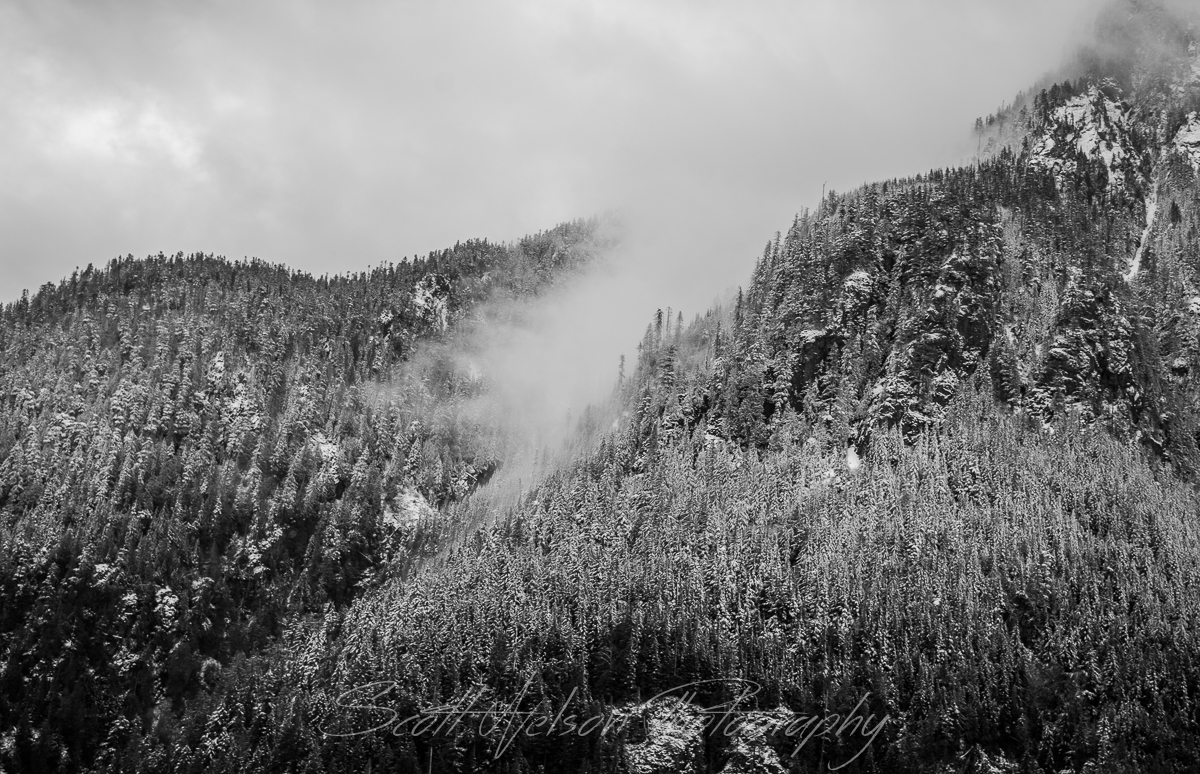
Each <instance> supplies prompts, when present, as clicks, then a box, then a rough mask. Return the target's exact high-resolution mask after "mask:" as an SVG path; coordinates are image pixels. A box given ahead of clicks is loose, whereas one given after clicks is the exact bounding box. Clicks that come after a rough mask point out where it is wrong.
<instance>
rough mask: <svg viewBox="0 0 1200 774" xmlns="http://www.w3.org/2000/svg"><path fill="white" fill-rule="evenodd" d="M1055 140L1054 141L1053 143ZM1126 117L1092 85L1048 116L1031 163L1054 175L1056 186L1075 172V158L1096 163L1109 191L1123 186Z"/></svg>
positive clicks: (1127, 153)
mask: <svg viewBox="0 0 1200 774" xmlns="http://www.w3.org/2000/svg"><path fill="white" fill-rule="evenodd" d="M1056 138H1057V139H1056ZM1129 147H1130V142H1129V116H1128V114H1127V112H1126V110H1125V107H1124V106H1123V105H1122V104H1121V103H1120V102H1116V101H1114V100H1112V99H1110V98H1109V97H1108V96H1107V95H1106V94H1105V93H1104V92H1103V91H1102V90H1101V89H1100V88H1099V87H1098V86H1097V85H1095V84H1092V85H1091V86H1089V87H1088V90H1087V92H1086V93H1084V94H1080V95H1078V96H1076V97H1072V98H1071V99H1069V100H1067V102H1066V103H1065V104H1063V105H1061V106H1059V107H1057V108H1055V109H1054V110H1052V111H1051V112H1050V118H1049V123H1048V125H1047V128H1046V131H1045V133H1044V135H1043V136H1042V139H1041V140H1040V141H1039V142H1038V143H1037V144H1036V145H1035V146H1034V149H1033V156H1032V159H1031V163H1032V164H1034V165H1036V166H1040V167H1043V168H1045V169H1048V170H1050V171H1051V172H1053V173H1054V175H1055V178H1056V179H1057V180H1058V183H1059V185H1061V184H1062V181H1063V177H1064V176H1065V175H1070V174H1073V173H1074V172H1076V171H1077V163H1076V161H1075V156H1076V154H1083V156H1084V157H1086V158H1088V159H1099V160H1100V161H1102V162H1103V163H1104V166H1105V169H1106V170H1107V171H1108V187H1109V189H1110V190H1114V189H1121V188H1124V186H1125V167H1126V165H1127V164H1128V161H1129V159H1130V157H1131V156H1132V155H1133V154H1132V153H1131V152H1130V151H1129Z"/></svg>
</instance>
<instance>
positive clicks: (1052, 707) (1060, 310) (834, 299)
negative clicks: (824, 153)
mask: <svg viewBox="0 0 1200 774" xmlns="http://www.w3.org/2000/svg"><path fill="white" fill-rule="evenodd" d="M1100 33H1101V35H1100V39H1099V43H1098V44H1097V45H1096V46H1095V47H1093V48H1092V49H1090V50H1089V51H1088V52H1086V53H1085V54H1084V55H1082V56H1081V57H1079V58H1078V59H1077V60H1076V61H1075V62H1074V63H1073V64H1072V66H1071V68H1070V71H1069V72H1068V73H1067V74H1066V75H1064V76H1063V78H1062V79H1060V80H1056V81H1054V82H1053V83H1049V84H1047V85H1046V87H1045V88H1039V89H1036V90H1034V91H1032V92H1029V93H1026V94H1024V95H1021V96H1019V97H1018V98H1017V99H1016V100H1015V101H1014V102H1013V103H1012V104H1010V105H1008V106H1006V107H1004V108H1002V109H1001V110H1000V111H999V112H998V113H997V114H994V115H992V116H990V117H988V118H987V119H981V120H980V121H979V122H978V123H977V124H976V131H977V132H979V139H980V142H979V148H980V153H979V156H978V157H977V158H976V159H975V160H973V161H972V163H970V164H969V165H966V166H962V167H959V168H953V169H944V170H934V171H931V172H930V173H928V174H924V175H920V176H916V177H911V178H905V179H896V180H890V181H886V182H880V183H877V184H873V185H867V186H864V187H862V188H860V189H858V190H856V191H852V192H850V193H836V192H831V193H829V194H828V195H827V196H826V197H825V198H824V199H823V200H822V201H821V202H820V203H819V205H818V206H817V207H816V209H815V210H812V211H806V212H803V213H801V214H799V215H798V216H797V217H796V218H795V219H794V221H793V222H792V223H791V225H790V226H789V227H788V228H787V229H786V231H783V232H781V233H778V234H776V235H775V237H774V238H773V239H771V240H770V241H769V242H768V243H767V245H766V246H765V249H764V251H763V254H762V257H761V259H760V260H759V261H758V263H757V265H756V267H755V269H754V272H753V275H752V276H751V278H750V281H749V284H748V285H747V287H746V288H745V289H744V290H742V291H739V292H738V294H737V297H736V299H731V301H730V303H729V304H727V305H724V306H719V307H714V308H713V309H710V310H708V311H707V312H706V313H704V314H702V315H697V316H696V317H694V318H693V320H691V321H690V322H688V321H685V320H684V319H683V317H682V315H679V316H676V315H674V314H673V313H672V312H671V311H670V310H668V311H667V312H666V313H665V314H664V313H662V312H659V313H658V314H656V315H655V316H654V318H653V319H652V320H651V321H650V324H649V325H648V327H647V329H646V333H645V335H644V337H643V339H642V341H641V342H640V344H639V345H638V350H637V358H636V361H635V362H631V363H630V364H629V367H628V369H627V370H626V369H623V370H622V372H621V373H620V375H619V376H617V375H616V374H614V376H615V377H616V383H615V385H614V389H613V394H612V398H611V400H610V401H609V403H608V404H606V405H603V406H595V407H592V408H590V409H589V410H588V411H586V412H583V414H582V415H581V416H579V417H577V422H576V425H577V427H576V430H577V435H576V436H575V437H574V441H573V445H572V446H571V448H570V452H571V453H570V454H569V455H564V456H556V455H554V454H552V453H551V452H550V451H543V450H535V451H534V454H536V455H540V458H541V459H543V460H550V462H548V463H547V464H545V465H543V466H542V467H541V468H539V469H538V471H537V472H536V475H533V474H527V473H525V471H526V470H528V469H522V471H523V472H522V475H528V478H527V479H522V480H520V481H517V482H516V483H514V481H513V479H512V478H511V477H506V472H507V471H512V470H513V469H514V468H515V467H516V465H515V462H514V461H515V460H516V459H517V458H518V457H519V456H520V455H523V454H526V455H527V454H528V453H529V450H528V449H527V448H526V447H524V446H522V444H523V443H524V439H522V438H521V437H520V435H519V433H517V432H516V431H515V429H514V422H512V421H511V418H509V417H505V416H502V414H503V412H491V413H489V412H488V411H479V410H476V407H477V406H478V405H480V404H479V403H478V401H479V399H480V398H481V396H486V395H487V394H488V391H489V389H490V385H489V377H488V375H487V374H486V373H477V372H474V371H473V370H472V369H471V368H469V367H465V366H464V363H463V360H462V359H461V358H457V357H455V356H454V352H455V348H456V347H457V346H458V345H459V344H460V343H461V342H462V341H463V337H464V336H466V335H467V333H466V332H467V331H469V330H470V328H471V326H472V325H479V324H484V325H487V324H489V322H495V321H496V319H498V318H496V317H494V316H495V315H500V316H503V315H517V316H519V315H520V309H521V308H522V304H526V303H528V302H529V301H530V300H531V299H534V298H536V297H538V296H539V294H544V293H547V292H553V288H554V287H555V283H556V282H558V281H559V280H560V279H561V278H562V277H563V276H565V275H569V274H572V273H577V272H580V271H585V270H586V268H587V267H588V266H589V265H591V264H592V263H593V262H594V261H596V260H597V259H598V257H599V256H600V255H602V254H603V252H604V250H605V249H607V248H608V247H610V246H611V244H612V237H611V235H610V234H611V232H610V231H609V230H607V228H606V226H605V224H604V223H603V222H601V221H595V220H593V221H579V222H575V223H570V224H566V225H563V226H559V227H557V228H555V229H552V230H551V231H548V232H544V233H542V234H538V235H535V236H533V237H528V238H526V239H524V240H521V241H520V242H519V243H517V244H513V245H496V244H490V243H488V242H480V241H471V242H466V243H461V244H459V245H456V246H455V247H454V248H452V249H449V250H446V251H443V252H440V253H436V254H431V255H430V256H428V257H426V258H423V259H419V260H414V261H406V262H403V263H401V264H399V265H389V266H386V267H380V268H377V269H374V270H372V271H370V272H368V273H366V274H357V275H350V276H340V277H322V278H314V277H310V276H307V275H304V274H298V273H295V272H291V271H289V270H287V269H286V268H283V267H279V266H271V265H266V264H263V263H260V262H241V263H230V262H226V261H224V260H220V259H215V258H212V257H207V256H202V255H194V256H187V257H185V256H182V255H179V256H175V257H171V258H167V257H163V256H159V257H156V258H150V259H146V260H132V259H125V260H118V261H114V262H112V263H110V264H109V265H108V266H107V267H105V268H103V269H99V270H96V269H93V268H91V267H89V268H88V269H87V270H85V271H83V272H79V273H76V274H75V275H73V276H72V277H70V278H69V279H66V280H64V281H63V282H61V283H59V284H58V285H47V286H45V287H43V288H42V290H41V291H39V292H38V293H36V294H34V295H33V296H32V297H27V298H23V299H21V300H20V301H18V302H16V303H14V304H10V305H8V306H6V307H5V308H4V309H3V312H2V313H0V548H2V550H0V595H2V597H3V607H2V611H3V612H2V613H0V632H2V633H3V637H2V639H0V767H3V768H4V769H6V770H8V769H11V770H13V771H25V770H30V771H33V770H47V771H58V770H63V771H75V770H86V771H141V770H146V771H151V770H153V771H159V770H172V771H225V770H231V771H233V770H236V771H276V770H304V771H344V770H351V769H353V770H368V769H371V770H373V769H374V768H378V769H379V770H397V771H413V772H416V771H440V772H452V771H477V770H489V771H504V772H534V771H546V772H550V771H594V772H608V771H612V772H617V771H631V772H652V771H724V772H728V773H729V774H735V773H736V772H751V771H753V772H784V771H817V770H826V769H827V768H828V766H829V765H830V763H831V762H832V761H838V762H844V761H847V760H849V759H850V758H851V756H853V755H854V754H855V752H857V751H859V748H863V749H862V751H861V755H859V756H858V757H856V758H854V760H853V762H852V763H850V764H849V765H848V766H847V767H846V769H845V770H847V771H888V772H891V771H932V770H938V771H942V770H956V771H980V772H982V771H1018V770H1021V771H1029V772H1036V771H1053V772H1060V771H1090V772H1100V771H1128V770H1155V771H1189V770H1193V768H1194V765H1195V760H1197V758H1198V757H1200V749H1198V745H1197V740H1198V739H1200V710H1198V701H1200V670H1198V667H1197V664H1200V641H1198V640H1197V637H1198V632H1200V626H1198V624H1200V620H1198V616H1200V605H1198V603H1197V599H1200V545H1198V543H1197V538H1198V537H1200V536H1198V534H1197V529H1198V527H1197V522H1196V514H1197V513H1198V512H1200V502H1198V499H1197V498H1198V496H1200V495H1198V494H1197V489H1196V485H1197V483H1198V476H1200V237H1198V236H1197V227H1198V225H1200V185H1198V175H1200V40H1198V39H1197V35H1196V33H1195V32H1194V30H1193V29H1192V28H1189V27H1187V26H1186V25H1185V24H1183V23H1182V22H1181V21H1180V19H1179V18H1177V17H1175V16H1172V15H1171V14H1170V13H1169V12H1168V11H1166V10H1163V9H1162V8H1159V7H1157V6H1155V5H1152V4H1149V3H1144V2H1137V3H1125V4H1122V5H1120V6H1118V7H1116V8H1115V10H1113V11H1111V12H1110V13H1108V14H1107V15H1105V16H1104V17H1103V20H1102V24H1101V28H1100ZM489 315H491V316H492V317H489ZM502 482H503V483H502ZM731 680H740V681H752V682H753V684H755V685H757V686H758V687H759V688H760V689H761V690H760V692H759V693H758V694H757V695H756V696H755V697H754V704H753V706H748V707H746V708H745V709H746V711H747V712H749V713H750V714H749V715H748V716H747V717H749V718H750V719H751V720H750V721H748V722H747V723H746V724H744V725H743V726H742V727H741V728H740V729H739V730H736V732H734V733H730V734H711V735H704V734H701V733H699V732H697V731H696V730H695V727H694V726H695V723H694V721H695V717H693V716H690V715H688V713H689V712H693V713H694V712H695V711H696V710H695V708H694V707H695V705H696V704H697V703H704V704H708V705H711V704H715V703H719V702H722V701H728V700H729V699H730V692H731V690H733V689H731V688H730V687H729V686H730V683H729V681H731ZM690 684H701V685H703V686H706V687H705V688H704V689H703V691H702V694H703V695H698V696H696V697H695V701H694V702H692V703H691V704H690V705H689V704H688V703H687V702H683V703H681V704H679V705H672V706H674V710H673V711H675V713H676V714H675V715H674V716H672V717H665V716H664V715H663V714H662V707H663V706H664V705H662V704H655V703H646V700H647V699H649V698H650V697H652V696H654V695H655V694H658V693H660V692H662V691H668V690H672V689H674V688H677V687H679V686H684V685H690ZM363 685H385V686H387V687H388V688H387V697H386V698H387V701H388V706H390V707H393V708H394V709H395V711H396V712H397V713H400V714H404V713H409V714H410V715H412V713H418V714H419V713H420V712H422V711H424V710H428V709H429V708H435V707H438V706H444V705H446V704H448V703H452V702H454V701H456V700H459V699H461V697H464V696H487V697H488V698H489V700H493V701H495V702H499V703H501V704H503V703H506V702H508V703H512V706H515V707H517V708H519V709H520V710H521V711H523V712H529V713H532V714H535V715H536V714H539V713H541V714H545V715H553V713H554V712H555V711H556V710H557V709H558V708H560V707H563V706H566V704H570V706H572V707H574V708H576V710H577V711H578V712H579V713H580V714H581V715H586V714H588V713H591V714H596V715H603V714H604V713H609V714H610V715H611V714H613V713H616V714H618V715H621V716H622V717H637V718H640V721H639V722H640V726H638V728H640V730H636V729H635V730H633V731H630V732H628V733H623V734H616V735H609V736H605V735H602V734H594V735H588V734H575V735H573V736H570V737H565V738H550V737H548V736H541V737H539V736H536V735H532V736H525V737H522V738H520V739H516V740H512V739H510V740H507V743H504V744H501V743H500V742H498V740H497V739H496V738H494V737H493V736H489V735H488V734H485V733H481V732H480V731H478V729H476V730H472V729H471V728H468V727H465V726H464V727H462V728H458V729H455V730H452V731H450V732H446V733H440V734H420V733H416V732H415V731H413V730H412V729H411V728H409V729H408V730H403V729H402V730H401V731H399V732H397V733H389V732H387V731H379V732H376V733H358V731H359V730H361V729H362V728H364V726H363V724H364V723H367V725H366V726H365V727H368V728H369V727H370V725H371V723H373V722H375V721H374V720H372V718H371V716H370V713H369V712H366V713H365V714H364V713H363V712H358V713H357V714H356V713H355V712H348V711H347V707H346V704H345V703H344V702H343V701H342V700H341V697H344V695H345V692H346V691H350V690H354V689H355V688H356V687H360V686H363ZM689 707H691V708H690V709H689ZM858 707H866V708H867V709H868V710H869V711H870V712H871V713H873V714H874V716H875V717H886V718H887V719H888V721H887V723H886V724H883V725H881V726H880V734H879V736H878V738H877V739H875V740H874V741H873V742H872V743H871V744H870V745H868V746H866V747H863V745H862V744H861V742H859V743H855V741H854V740H849V739H846V738H840V737H839V738H827V739H823V740H822V743H821V744H820V745H819V746H818V745H815V744H814V745H811V746H807V747H802V748H796V746H795V740H794V739H789V738H786V735H782V736H781V735H780V734H779V733H777V731H778V727H775V728H776V732H771V731H769V730H764V729H769V728H771V727H772V726H770V723H768V722H767V720H768V719H769V718H770V717H774V716H775V715H777V714H780V713H782V714H783V715H787V714H788V713H807V714H808V715H812V716H818V715H820V716H826V715H829V714H830V713H834V714H839V715H846V714H847V713H852V712H854V711H856V708H858ZM622 713H623V714H622ZM772 713H775V714H772ZM668 714H669V713H668ZM413 716H414V717H415V715H413ZM689 718H690V719H689ZM375 720H377V718H376V719H375ZM635 725H636V724H635Z"/></svg>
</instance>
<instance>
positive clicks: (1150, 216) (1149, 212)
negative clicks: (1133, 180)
mask: <svg viewBox="0 0 1200 774" xmlns="http://www.w3.org/2000/svg"><path fill="white" fill-rule="evenodd" d="M1157 214H1158V191H1157V190H1155V191H1154V193H1152V194H1150V198H1149V199H1147V200H1146V228H1145V229H1143V230H1142V240H1141V241H1140V242H1139V243H1138V249H1137V252H1136V253H1134V255H1133V263H1131V264H1130V265H1129V271H1128V272H1127V273H1126V274H1125V281H1126V282H1133V278H1134V277H1136V276H1137V273H1138V272H1139V271H1141V268H1142V255H1143V254H1144V253H1145V252H1146V245H1147V244H1148V243H1149V242H1150V231H1151V229H1153V228H1154V217H1155V216H1156V215H1157Z"/></svg>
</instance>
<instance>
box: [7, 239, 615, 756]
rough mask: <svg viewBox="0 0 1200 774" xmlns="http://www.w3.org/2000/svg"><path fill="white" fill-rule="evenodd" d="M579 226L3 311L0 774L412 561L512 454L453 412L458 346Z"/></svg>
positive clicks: (100, 733) (588, 247)
mask: <svg viewBox="0 0 1200 774" xmlns="http://www.w3.org/2000/svg"><path fill="white" fill-rule="evenodd" d="M601 230H602V226H601V224H600V223H599V222H598V221H580V222H577V223H571V224H566V225H563V226H560V227H558V228H556V229H554V230H552V231H549V232H545V233H542V234H538V235H536V236H533V237H528V238H526V239H524V240H522V241H521V242H520V243H518V244H514V245H497V244H490V243H488V242H486V241H469V242H466V243H463V244H459V245H456V246H455V247H454V248H452V249H450V250H445V251H440V252H437V253H433V254H430V255H429V256H427V257H425V258H419V259H415V260H413V261H408V260H405V261H404V262H402V263H400V264H399V265H388V266H384V267H380V268H377V269H374V270H372V271H370V272H368V273H364V274H358V275H352V276H346V277H333V278H328V277H325V278H320V279H317V278H313V277H310V276H308V275H305V274H300V273H297V272H292V271H289V270H286V269H284V268H283V267H278V266H270V265H266V264H263V263H261V262H257V261H253V262H248V263H246V262H243V263H236V264H235V263H229V262H227V261H224V260H221V259H214V258H212V257H206V256H199V255H196V256H189V257H184V256H182V255H178V256H175V257H172V258H167V257H164V256H158V257H152V258H148V259H146V260H142V261H136V260H133V259H132V258H129V259H124V260H115V261H113V262H112V263H110V264H109V265H108V266H107V267H106V268H104V269H100V270H96V269H93V268H92V267H91V266H89V267H88V268H87V269H86V270H85V271H83V272H82V273H76V274H74V275H72V277H70V278H69V279H68V280H65V281H63V282H62V283H60V284H59V285H57V286H53V285H47V286H46V287H43V288H42V289H41V291H40V292H38V293H37V294H36V295H34V296H33V297H32V298H29V297H26V298H23V299H21V300H20V301H18V302H16V303H14V304H10V305H8V306H6V307H5V308H4V309H3V311H2V313H0V599H2V602H0V611H2V612H0V632H3V637H0V767H4V768H6V769H7V768H10V767H11V769H12V770H22V771H28V770H37V769H42V768H46V769H56V768H58V766H59V764H58V763H54V762H55V761H60V762H61V765H63V766H65V767H66V768H78V767H81V766H90V765H92V764H93V763H94V762H95V761H97V760H99V759H98V758H97V755H99V754H100V753H101V752H102V751H103V750H104V749H106V748H107V747H110V746H112V745H113V744H117V743H118V742H116V741H114V740H117V739H119V738H120V737H121V734H123V733H126V732H125V731H122V730H121V729H136V730H137V731H138V732H139V733H140V731H141V730H142V728H143V725H142V724H143V722H144V721H146V720H147V719H148V718H150V717H151V716H152V715H153V714H154V713H159V714H163V713H167V714H169V713H171V712H172V711H177V710H178V709H180V708H181V707H183V706H184V705H185V704H186V702H187V701H188V700H189V699H190V698H191V697H193V696H194V695H195V694H196V693H197V692H198V691H201V690H203V689H204V687H205V686H207V685H211V684H212V681H213V680H214V679H215V675H216V674H217V672H219V670H220V665H221V664H227V663H229V662H230V661H231V660H234V659H235V658H237V657H239V655H240V654H246V653H254V652H256V651H258V650H260V649H261V648H263V647H264V646H266V645H267V644H269V643H270V642H271V641H272V640H273V638H275V637H276V636H278V634H279V633H280V632H281V631H282V628H283V627H284V625H285V623H286V622H287V621H289V620H292V619H294V618H296V617H303V616H305V615H310V614H312V613H313V612H314V611H317V612H320V611H323V610H324V609H326V607H327V606H331V607H340V606H344V605H345V604H347V603H348V602H349V601H350V600H352V599H353V598H354V597H356V596H357V595H359V594H361V593H362V592H363V591H364V590H366V589H369V588H372V587H373V586H374V585H376V584H377V583H378V582H379V581H380V580H381V579H382V578H383V577H385V576H387V575H389V574H393V573H402V572H403V571H404V570H405V568H406V567H407V566H408V564H409V563H410V562H412V561H413V560H415V559H417V558H419V557H420V556H422V555H423V554H424V553H425V552H426V550H427V548H428V546H427V545H426V544H427V543H429V544H431V545H434V546H435V545H436V541H432V540H431V535H432V534H433V533H434V532H436V530H437V526H436V525H437V520H438V514H439V511H438V509H439V508H441V507H444V506H446V505H447V504H449V503H452V502H456V501H460V500H462V499H464V498H465V497H466V496H467V495H468V494H469V493H470V492H471V491H472V490H473V489H475V488H476V487H477V486H478V485H480V484H481V483H484V482H486V481H487V480H488V479H489V478H490V477H491V475H492V474H493V473H494V472H495V470H496V469H497V468H498V466H500V465H501V464H503V462H504V461H505V459H506V458H507V457H508V456H509V453H510V449H509V448H508V447H507V444H508V443H510V441H511V440H512V439H511V436H510V435H509V434H508V433H507V432H506V431H507V430H508V429H509V428H507V427H506V426H505V424H504V420H503V418H499V417H498V418H495V419H493V420H490V421H489V420H487V419H486V418H483V419H481V418H480V416H479V415H478V412H474V411H469V410H467V409H468V408H469V407H470V406H471V405H472V402H473V401H476V400H477V399H478V396H479V395H480V394H481V393H484V392H486V391H487V389H488V384H487V378H486V375H480V374H472V373H468V372H467V371H466V370H465V369H464V368H463V367H462V364H461V363H460V362H458V361H457V360H456V359H455V357H454V356H453V354H454V351H455V345H454V342H455V341H456V338H457V337H460V336H464V335H467V331H468V330H469V325H470V324H476V321H475V318H476V317H477V316H478V315H480V314H488V315H493V316H494V315H497V314H505V313H506V312H507V311H511V310H513V309H517V308H519V307H520V306H521V304H523V303H525V302H526V301H528V300H529V299H532V298H533V297H534V296H536V295H537V294H539V293H541V292H544V291H545V290H546V289H547V288H548V287H550V286H551V284H552V283H553V282H554V281H556V279H559V278H562V277H564V276H565V275H568V274H570V273H571V272H574V271H577V270H579V269H580V268H582V267H584V266H586V265H587V264H588V263H589V262H590V261H592V260H593V259H594V258H595V256H596V254H597V253H598V252H599V251H601V250H602V249H604V247H605V244H606V240H607V239H609V238H608V237H606V236H604V235H603V234H602V233H601ZM485 302H486V303H485ZM114 735H115V736H114ZM39 761H41V763H39Z"/></svg>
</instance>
